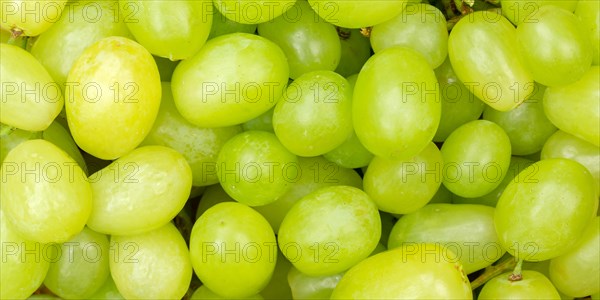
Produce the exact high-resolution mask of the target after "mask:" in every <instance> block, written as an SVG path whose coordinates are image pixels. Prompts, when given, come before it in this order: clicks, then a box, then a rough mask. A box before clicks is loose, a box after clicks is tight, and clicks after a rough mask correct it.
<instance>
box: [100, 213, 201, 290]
mask: <svg viewBox="0 0 600 300" xmlns="http://www.w3.org/2000/svg"><path fill="white" fill-rule="evenodd" d="M109 259H110V272H111V274H112V278H113V279H114V281H115V284H116V286H117V288H118V290H119V292H120V293H121V294H122V295H123V297H124V298H125V299H181V298H182V297H183V295H185V293H186V292H187V290H188V287H189V285H190V281H191V279H192V265H191V262H190V253H189V251H188V248H187V245H186V244H185V240H184V239H183V237H182V236H181V234H180V233H179V231H177V228H176V227H175V226H173V224H171V223H167V224H166V225H164V226H162V227H160V228H158V229H155V230H152V231H149V232H146V233H142V234H136V235H128V236H116V235H113V236H111V238H110V251H109Z"/></svg>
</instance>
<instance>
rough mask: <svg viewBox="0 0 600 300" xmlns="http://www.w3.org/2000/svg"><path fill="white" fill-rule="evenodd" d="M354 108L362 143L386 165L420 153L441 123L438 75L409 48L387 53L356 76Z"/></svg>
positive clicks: (365, 66) (373, 58)
mask: <svg viewBox="0 0 600 300" xmlns="http://www.w3.org/2000/svg"><path fill="white" fill-rule="evenodd" d="M386 2H392V1H386ZM373 5H374V4H373ZM400 83H402V84H400ZM352 105H353V106H352V110H353V115H352V117H353V122H354V129H355V131H356V135H357V136H358V139H359V140H360V141H361V143H362V144H363V145H364V146H365V148H367V149H368V150H369V151H370V152H371V153H373V154H375V155H376V156H380V157H383V158H387V159H407V158H410V157H412V156H414V155H416V154H418V153H419V152H421V151H422V150H423V149H424V148H425V147H426V146H427V145H428V144H429V143H430V142H431V139H432V138H433V136H434V134H435V131H436V129H437V126H438V124H439V121H440V113H441V105H440V101H439V90H438V83H437V80H436V78H435V74H434V73H433V70H432V68H431V66H430V65H429V63H428V62H427V60H426V59H425V58H424V57H423V56H422V55H421V54H419V53H417V52H415V51H414V50H411V49H408V48H402V47H393V48H389V49H386V50H384V51H381V52H379V53H377V54H375V55H373V56H371V58H369V60H368V61H367V62H366V63H365V65H364V66H363V68H362V70H361V71H360V73H359V74H358V79H357V80H356V85H355V87H354V96H353V103H352Z"/></svg>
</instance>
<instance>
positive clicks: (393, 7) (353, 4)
mask: <svg viewBox="0 0 600 300" xmlns="http://www.w3.org/2000/svg"><path fill="white" fill-rule="evenodd" d="M413 2H414V1H413ZM308 3H310V6H311V7H312V9H313V10H314V11H315V12H316V13H317V14H319V16H321V18H323V19H325V21H327V22H329V23H331V24H334V25H336V26H340V27H346V28H363V27H369V26H373V25H375V24H379V23H382V22H385V21H387V20H389V19H391V18H393V17H394V16H396V15H398V14H399V13H400V11H402V8H403V7H404V6H405V3H406V1H404V0H391V1H390V0H356V1H345V0H309V1H308Z"/></svg>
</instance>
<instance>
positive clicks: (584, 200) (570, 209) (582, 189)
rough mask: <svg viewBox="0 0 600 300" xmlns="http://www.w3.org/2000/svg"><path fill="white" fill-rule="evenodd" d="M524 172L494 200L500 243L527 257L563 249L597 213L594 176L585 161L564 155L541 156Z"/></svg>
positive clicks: (543, 256) (545, 256)
mask: <svg viewBox="0 0 600 300" xmlns="http://www.w3.org/2000/svg"><path fill="white" fill-rule="evenodd" d="M524 172H527V173H529V172H532V173H533V175H532V176H531V177H529V178H528V179H527V180H524V181H521V182H511V183H509V184H508V186H507V187H506V188H505V189H504V192H503V193H502V196H501V197H500V200H498V204H497V205H496V212H495V217H494V222H495V226H496V232H497V234H498V237H499V238H500V243H501V244H502V247H503V248H504V249H506V250H507V251H508V252H509V253H510V254H511V255H513V256H515V257H517V258H519V259H522V260H527V261H541V260H546V259H550V258H553V257H557V256H559V255H562V254H564V253H566V252H567V251H569V250H570V249H572V248H573V247H574V246H575V243H576V242H577V240H578V239H579V238H580V237H581V235H582V234H583V230H584V229H585V228H586V227H587V226H588V224H589V223H590V221H591V220H592V217H593V216H595V215H596V210H597V209H598V195H597V194H596V191H595V188H594V179H593V178H592V175H590V173H589V172H588V171H587V169H586V168H585V167H583V166H582V165H580V164H579V163H577V162H575V161H572V160H569V159H564V158H553V159H545V160H541V161H539V162H536V163H534V164H532V165H531V166H529V167H528V168H526V169H525V170H523V171H522V173H524ZM527 173H525V174H527ZM524 199H526V201H524ZM558 225H560V226H558Z"/></svg>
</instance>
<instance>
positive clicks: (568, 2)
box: [501, 0, 593, 25]
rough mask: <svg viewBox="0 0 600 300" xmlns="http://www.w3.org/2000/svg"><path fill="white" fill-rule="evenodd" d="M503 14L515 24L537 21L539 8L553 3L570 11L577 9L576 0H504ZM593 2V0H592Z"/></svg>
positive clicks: (584, 0)
mask: <svg viewBox="0 0 600 300" xmlns="http://www.w3.org/2000/svg"><path fill="white" fill-rule="evenodd" d="M501 2H502V15H503V16H504V17H506V18H507V19H508V20H510V21H511V22H512V23H513V24H515V25H519V24H521V23H535V22H538V20H539V15H538V13H539V9H540V8H541V7H542V6H545V5H553V6H557V7H560V8H563V9H565V10H568V11H570V12H572V11H574V10H575V7H576V6H577V3H578V2H587V1H586V0H583V1H576V0H502V1H501ZM592 2H593V1H592Z"/></svg>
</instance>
